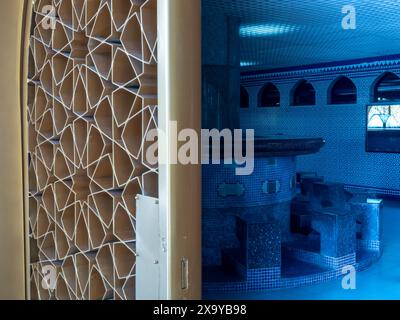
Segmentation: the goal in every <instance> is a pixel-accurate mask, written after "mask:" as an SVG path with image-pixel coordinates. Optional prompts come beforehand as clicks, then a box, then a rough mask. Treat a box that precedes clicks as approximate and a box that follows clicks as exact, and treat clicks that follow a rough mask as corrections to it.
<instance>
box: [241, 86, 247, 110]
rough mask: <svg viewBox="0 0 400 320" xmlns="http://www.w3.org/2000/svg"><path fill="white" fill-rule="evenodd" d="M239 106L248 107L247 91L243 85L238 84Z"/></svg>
mask: <svg viewBox="0 0 400 320" xmlns="http://www.w3.org/2000/svg"><path fill="white" fill-rule="evenodd" d="M240 107H241V108H243V109H247V108H248V107H249V93H248V92H247V90H246V88H245V87H243V86H240Z"/></svg>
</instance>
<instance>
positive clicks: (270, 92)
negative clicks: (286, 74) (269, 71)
mask: <svg viewBox="0 0 400 320" xmlns="http://www.w3.org/2000/svg"><path fill="white" fill-rule="evenodd" d="M280 105H281V94H280V92H279V90H278V88H277V87H276V86H275V85H274V84H272V83H267V84H266V85H265V86H264V87H262V88H261V90H260V92H259V94H258V106H259V107H261V108H269V107H279V106H280Z"/></svg>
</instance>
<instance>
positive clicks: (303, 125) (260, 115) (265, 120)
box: [240, 63, 400, 194]
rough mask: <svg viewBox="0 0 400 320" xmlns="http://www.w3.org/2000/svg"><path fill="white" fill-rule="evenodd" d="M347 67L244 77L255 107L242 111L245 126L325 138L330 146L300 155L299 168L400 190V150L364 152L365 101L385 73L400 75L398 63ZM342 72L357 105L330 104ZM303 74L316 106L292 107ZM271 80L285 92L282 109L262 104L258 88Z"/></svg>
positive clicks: (332, 178)
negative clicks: (351, 85) (354, 88)
mask: <svg viewBox="0 0 400 320" xmlns="http://www.w3.org/2000/svg"><path fill="white" fill-rule="evenodd" d="M380 65H381V69H379V66H380ZM342 69H343V70H341V68H337V70H334V71H332V70H326V71H321V70H316V71H313V70H305V71H299V72H292V73H291V74H290V75H284V74H282V75H276V74H270V75H268V74H264V75H262V76H257V77H251V76H248V77H243V78H242V83H243V85H244V86H245V87H246V88H247V89H248V91H249V94H250V108H249V109H241V110H240V118H241V127H242V128H244V129H248V128H252V129H255V130H256V135H265V134H275V133H283V134H288V135H294V136H299V135H300V136H318V137H323V138H325V139H326V146H325V147H324V148H323V149H322V150H321V151H320V152H319V153H317V154H314V155H308V156H302V157H298V158H297V169H298V170H299V171H316V172H318V174H320V175H323V176H325V177H326V179H327V180H330V181H340V182H343V183H345V184H348V185H353V186H365V187H372V188H379V189H385V190H395V191H399V190H400V154H387V153H367V152H365V136H366V117H367V116H366V105H367V104H369V103H370V96H371V86H372V85H373V83H374V81H375V80H376V79H377V77H378V76H379V75H380V74H382V73H383V72H384V71H392V72H395V73H397V74H400V73H399V71H400V70H399V69H398V65H397V64H396V65H393V67H391V66H387V65H386V64H385V63H380V64H374V65H373V67H371V65H368V64H366V67H365V68H363V66H361V67H357V68H350V67H346V68H342ZM351 69H357V70H351ZM339 75H344V76H348V77H349V78H351V79H352V80H353V82H354V83H355V85H356V86H357V91H358V92H357V99H358V100H357V101H358V102H357V104H354V105H328V104H327V100H328V89H329V86H330V85H331V83H332V81H333V80H335V79H336V78H337V77H338V76H339ZM302 78H304V79H306V80H309V81H311V83H312V84H313V86H314V88H315V90H316V100H317V103H316V106H305V107H292V106H290V105H289V104H290V92H291V90H292V88H293V86H294V85H295V84H296V83H297V81H299V80H300V79H302ZM268 81H271V82H273V83H274V84H275V85H276V86H277V87H278V88H279V90H280V93H281V107H280V108H258V107H257V95H258V92H259V90H260V89H261V88H262V86H263V85H264V84H265V83H266V82H268ZM396 194H399V193H398V192H396Z"/></svg>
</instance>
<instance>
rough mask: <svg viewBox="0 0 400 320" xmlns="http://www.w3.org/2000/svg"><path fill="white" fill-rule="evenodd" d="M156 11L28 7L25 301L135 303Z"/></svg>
mask: <svg viewBox="0 0 400 320" xmlns="http://www.w3.org/2000/svg"><path fill="white" fill-rule="evenodd" d="M156 4H157V0H53V1H52V0H36V2H35V4H34V12H33V17H32V18H33V24H32V31H31V39H30V68H29V81H28V91H29V101H28V128H29V129H28V130H29V214H30V218H29V239H30V259H31V268H30V271H31V279H30V280H31V298H32V299H134V298H135V257H136V254H135V197H136V195H137V194H144V195H148V196H152V197H158V168H157V167H156V166H152V165H150V164H149V163H148V162H147V161H146V160H145V159H144V156H143V155H144V154H145V150H146V148H147V147H148V146H147V144H146V143H145V142H144V136H145V135H146V133H147V132H148V130H150V129H154V128H156V127H157V25H156V21H157V18H156V17H157V8H156ZM49 6H50V7H49ZM49 8H50V9H49ZM52 8H53V9H52Z"/></svg>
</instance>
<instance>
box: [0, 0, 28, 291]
mask: <svg viewBox="0 0 400 320" xmlns="http://www.w3.org/2000/svg"><path fill="white" fill-rule="evenodd" d="M28 2H30V1H28ZM28 2H27V3H28ZM0 5H1V8H0V38H1V50H0V299H24V298H25V297H26V296H25V272H26V270H25V239H24V234H25V231H24V230H25V219H24V204H25V199H24V183H23V182H24V166H23V164H24V161H25V158H24V154H25V152H24V144H23V143H22V141H23V138H22V137H23V130H22V125H21V124H22V123H23V122H22V117H24V112H25V108H23V107H22V105H23V104H24V103H23V100H24V98H23V97H24V94H23V92H24V90H25V88H24V87H22V88H21V80H22V79H23V77H24V76H23V74H24V65H23V64H21V52H23V50H22V49H23V47H24V45H22V34H23V32H24V31H25V29H24V28H25V27H24V26H25V24H24V19H25V18H26V17H25V15H24V1H23V0H0ZM23 30H24V31H23ZM22 61H23V60H22ZM25 82H26V78H25ZM21 89H22V91H21Z"/></svg>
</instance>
